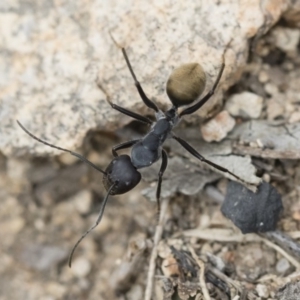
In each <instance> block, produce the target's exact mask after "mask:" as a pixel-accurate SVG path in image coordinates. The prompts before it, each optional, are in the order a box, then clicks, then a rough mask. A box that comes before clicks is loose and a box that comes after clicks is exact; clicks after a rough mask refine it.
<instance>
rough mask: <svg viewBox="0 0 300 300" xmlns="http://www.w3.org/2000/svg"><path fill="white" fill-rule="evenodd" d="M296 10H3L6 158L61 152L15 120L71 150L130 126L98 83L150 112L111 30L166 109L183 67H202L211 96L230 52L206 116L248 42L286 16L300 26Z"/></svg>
mask: <svg viewBox="0 0 300 300" xmlns="http://www.w3.org/2000/svg"><path fill="white" fill-rule="evenodd" d="M291 2H292V1H287V0H277V1H272V0H269V1H263V2H262V1H258V0H257V1H255V0H252V1H242V2H237V1H215V2H212V1H206V2H205V1H203V2H195V1H188V2H184V4H183V2H174V3H171V2H169V1H154V2H152V3H150V2H149V3H147V2H146V1H143V2H141V1H137V0H132V1H127V2H126V3H122V4H120V5H116V4H114V3H113V2H105V1H104V2H103V1H100V0H98V1H93V2H84V1H72V2H71V1H67V2H61V3H59V2H48V1H43V2H36V1H33V0H29V1H26V2H23V1H13V2H12V1H9V2H3V3H1V4H0V11H1V13H0V21H1V24H4V25H3V26H1V28H0V40H1V45H0V47H1V49H0V50H1V55H0V66H1V67H0V91H1V92H0V122H1V126H0V136H1V139H0V150H1V151H2V152H3V153H4V154H5V155H11V154H22V153H24V152H28V151H32V152H34V153H36V154H44V153H52V152H54V151H55V150H53V149H51V148H49V147H45V146H43V145H41V144H39V143H35V142H33V140H32V139H31V138H29V137H28V136H26V135H25V134H24V132H22V131H21V130H20V128H19V127H18V126H17V124H16V121H15V120H16V119H19V120H20V121H21V122H22V123H23V124H24V126H26V127H27V128H28V129H29V130H30V131H32V132H33V133H34V134H36V135H37V136H39V137H42V138H47V139H48V140H49V141H51V142H53V143H55V144H58V145H60V146H62V147H66V148H71V149H74V148H76V147H78V146H79V145H80V144H81V143H82V139H83V137H84V136H85V135H86V133H87V131H88V130H89V129H93V128H100V129H106V130H113V129H114V128H117V127H121V126H122V125H124V124H126V123H128V122H129V121H130V118H128V117H127V116H124V115H121V114H119V113H117V112H115V111H113V110H112V109H111V108H110V106H109V105H108V103H107V102H106V101H105V97H104V94H103V93H102V92H101V91H100V90H99V89H98V88H97V85H96V84H95V80H96V79H97V78H98V80H99V81H100V82H101V83H102V85H104V86H105V88H106V89H107V91H108V93H109V94H110V95H111V97H112V100H113V101H114V102H115V103H117V104H119V105H122V106H124V107H126V108H128V109H133V110H135V111H136V112H139V113H147V112H148V113H149V110H148V109H147V108H146V107H145V106H144V105H143V103H142V102H141V100H140V98H139V96H138V93H137V91H136V90H135V87H134V85H133V80H132V78H131V77H130V74H129V72H128V69H127V68H126V65H125V62H124V59H123V57H122V54H121V51H120V50H119V49H118V48H117V47H116V45H114V43H113V41H112V39H111V38H110V36H109V31H111V32H112V34H113V36H114V38H115V39H116V40H117V41H118V43H120V44H121V45H123V46H125V47H126V49H127V50H128V55H129V57H130V60H131V62H132V65H133V68H134V70H135V72H136V74H137V76H138V79H139V80H140V82H141V83H142V86H143V87H144V90H145V91H146V93H147V95H149V97H150V98H151V99H155V100H157V102H158V103H159V105H161V106H163V107H166V106H168V105H170V103H169V101H168V99H167V97H166V94H165V83H166V81H167V79H168V76H169V74H170V72H171V71H172V70H173V69H174V68H175V67H177V66H178V65H180V64H182V63H187V62H199V63H201V65H202V66H203V68H204V70H205V72H206V74H207V78H208V82H207V87H206V91H207V89H208V88H209V87H211V86H212V84H213V81H214V79H215V76H216V74H217V72H218V70H219V67H220V64H221V57H222V54H223V52H224V51H225V49H226V48H227V50H226V51H225V52H226V53H225V60H226V68H225V72H224V75H223V77H222V79H221V82H220V86H219V89H218V91H217V93H216V96H215V97H213V99H211V101H209V103H207V104H206V105H205V107H204V108H203V109H202V110H201V111H200V112H199V113H198V114H199V115H200V116H201V117H204V116H206V115H207V114H208V113H209V112H211V110H212V107H214V106H216V104H217V103H219V104H220V103H221V101H222V95H223V92H224V91H225V90H226V89H228V87H229V86H231V85H232V84H234V83H235V82H236V81H237V80H238V79H239V78H240V75H241V74H242V71H243V67H244V65H245V63H246V60H247V56H248V51H249V39H251V38H253V37H259V36H261V35H262V34H264V33H265V32H267V31H268V29H269V28H271V27H272V25H273V24H274V23H276V22H277V21H278V19H279V18H280V17H281V16H284V14H285V13H287V14H288V15H292V16H293V18H294V20H297V16H298V15H299V10H300V9H299V7H300V5H299V4H298V3H299V1H296V3H293V4H292V3H291ZM294 2H295V1H294ZM295 22H296V21H295ZM229 42H230V46H228V44H229ZM227 46H228V47H227ZM217 107H218V106H217ZM218 109H219V108H218Z"/></svg>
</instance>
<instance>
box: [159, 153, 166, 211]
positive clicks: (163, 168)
mask: <svg viewBox="0 0 300 300" xmlns="http://www.w3.org/2000/svg"><path fill="white" fill-rule="evenodd" d="M161 158H162V162H161V166H160V170H159V173H158V184H157V189H156V202H157V216H159V214H160V191H161V183H162V177H163V175H164V172H165V170H166V168H167V166H168V155H167V152H166V151H165V150H164V149H162V157H161Z"/></svg>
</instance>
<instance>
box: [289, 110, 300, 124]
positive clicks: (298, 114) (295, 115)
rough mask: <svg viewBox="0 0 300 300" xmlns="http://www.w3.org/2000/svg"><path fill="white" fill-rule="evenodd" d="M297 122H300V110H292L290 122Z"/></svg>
mask: <svg viewBox="0 0 300 300" xmlns="http://www.w3.org/2000/svg"><path fill="white" fill-rule="evenodd" d="M297 122H300V111H294V112H292V114H291V116H290V118H289V123H297Z"/></svg>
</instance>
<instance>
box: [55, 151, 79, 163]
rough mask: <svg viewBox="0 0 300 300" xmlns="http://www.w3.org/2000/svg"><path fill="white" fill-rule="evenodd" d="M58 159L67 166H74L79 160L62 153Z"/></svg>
mask: <svg viewBox="0 0 300 300" xmlns="http://www.w3.org/2000/svg"><path fill="white" fill-rule="evenodd" d="M57 158H58V161H59V162H61V163H62V164H64V165H66V166H69V165H73V164H75V163H76V162H78V158H77V157H75V156H73V155H70V153H62V154H61V155H59V156H58V157H57Z"/></svg>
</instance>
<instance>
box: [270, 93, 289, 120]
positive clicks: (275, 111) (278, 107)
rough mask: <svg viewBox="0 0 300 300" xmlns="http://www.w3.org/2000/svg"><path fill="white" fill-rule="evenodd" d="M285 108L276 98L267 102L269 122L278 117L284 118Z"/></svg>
mask: <svg viewBox="0 0 300 300" xmlns="http://www.w3.org/2000/svg"><path fill="white" fill-rule="evenodd" d="M284 112H285V106H284V105H283V104H281V103H280V102H279V101H277V100H276V99H274V98H271V99H268V101H267V115H268V120H274V119H275V118H277V117H280V116H283V114H284Z"/></svg>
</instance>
